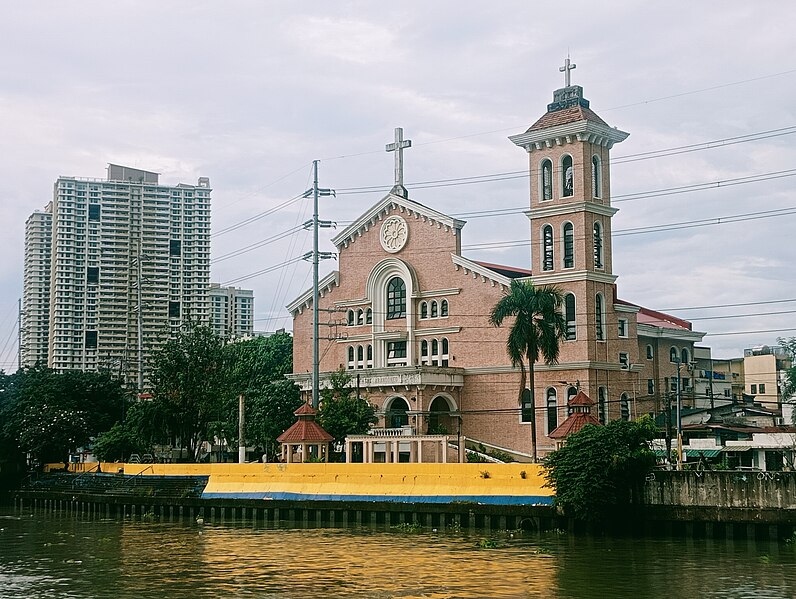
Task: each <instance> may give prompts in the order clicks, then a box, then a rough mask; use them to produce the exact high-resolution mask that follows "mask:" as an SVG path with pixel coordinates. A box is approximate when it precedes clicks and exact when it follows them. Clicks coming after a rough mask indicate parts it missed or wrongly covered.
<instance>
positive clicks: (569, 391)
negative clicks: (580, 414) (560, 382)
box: [567, 387, 578, 414]
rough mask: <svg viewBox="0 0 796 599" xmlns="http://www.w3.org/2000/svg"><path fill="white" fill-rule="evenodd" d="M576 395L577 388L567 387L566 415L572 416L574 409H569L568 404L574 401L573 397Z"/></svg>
mask: <svg viewBox="0 0 796 599" xmlns="http://www.w3.org/2000/svg"><path fill="white" fill-rule="evenodd" d="M577 394H578V388H577V387H569V388H568V389H567V413H568V414H572V413H573V411H574V408H571V407H569V404H570V403H571V402H572V400H573V399H575V396H576V395H577Z"/></svg>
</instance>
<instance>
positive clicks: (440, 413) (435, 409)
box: [428, 395, 456, 435]
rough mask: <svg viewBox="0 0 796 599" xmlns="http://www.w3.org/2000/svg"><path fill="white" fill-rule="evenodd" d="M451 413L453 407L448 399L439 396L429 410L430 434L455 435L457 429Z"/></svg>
mask: <svg viewBox="0 0 796 599" xmlns="http://www.w3.org/2000/svg"><path fill="white" fill-rule="evenodd" d="M450 413H451V405H450V403H448V398H446V397H444V396H442V395H437V396H436V397H435V398H434V399H433V400H432V401H431V405H430V406H429V408H428V434H430V435H450V434H454V433H455V432H456V431H455V428H456V427H455V424H454V422H453V419H452V418H451V415H450Z"/></svg>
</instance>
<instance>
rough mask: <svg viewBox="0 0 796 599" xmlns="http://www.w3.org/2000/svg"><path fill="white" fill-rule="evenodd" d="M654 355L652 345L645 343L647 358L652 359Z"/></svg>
mask: <svg viewBox="0 0 796 599" xmlns="http://www.w3.org/2000/svg"><path fill="white" fill-rule="evenodd" d="M654 356H655V352H654V351H653V350H652V346H651V345H647V360H652V358H653V357H654Z"/></svg>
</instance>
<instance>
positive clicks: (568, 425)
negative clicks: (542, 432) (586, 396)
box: [547, 400, 602, 439]
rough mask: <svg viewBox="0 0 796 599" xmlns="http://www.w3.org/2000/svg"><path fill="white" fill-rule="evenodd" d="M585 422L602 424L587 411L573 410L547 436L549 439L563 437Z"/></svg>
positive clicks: (578, 428)
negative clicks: (572, 412) (573, 411)
mask: <svg viewBox="0 0 796 599" xmlns="http://www.w3.org/2000/svg"><path fill="white" fill-rule="evenodd" d="M589 401H591V400H589ZM570 405H572V404H570ZM587 424H596V425H597V426H602V424H601V423H600V421H599V420H597V419H596V418H595V417H594V416H592V415H591V414H589V413H588V412H575V413H574V414H570V415H569V416H567V419H566V420H564V422H562V423H561V425H560V426H559V427H558V428H556V429H555V430H554V431H553V432H552V433H550V434H549V435H547V436H548V437H550V438H551V439H563V438H565V437H568V436H569V435H571V434H572V433H577V432H578V431H579V430H580V429H582V428H583V427H584V426H586V425H587Z"/></svg>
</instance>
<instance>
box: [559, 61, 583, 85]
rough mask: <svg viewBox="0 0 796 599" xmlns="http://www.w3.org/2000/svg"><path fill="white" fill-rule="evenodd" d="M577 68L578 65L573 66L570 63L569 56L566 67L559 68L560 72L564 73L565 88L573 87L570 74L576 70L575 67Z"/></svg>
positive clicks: (565, 62) (565, 63)
mask: <svg viewBox="0 0 796 599" xmlns="http://www.w3.org/2000/svg"><path fill="white" fill-rule="evenodd" d="M577 66H578V65H576V64H571V63H570V62H569V55H567V59H566V60H565V61H564V66H563V67H558V70H559V71H561V72H562V73H564V86H565V87H569V86H570V85H572V83H571V81H570V77H569V72H570V71H571V70H572V69H574V68H575V67H577Z"/></svg>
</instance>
